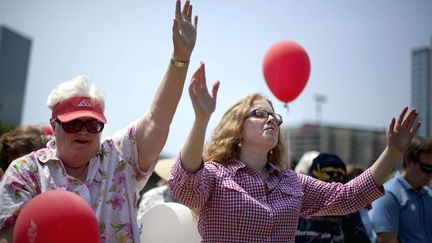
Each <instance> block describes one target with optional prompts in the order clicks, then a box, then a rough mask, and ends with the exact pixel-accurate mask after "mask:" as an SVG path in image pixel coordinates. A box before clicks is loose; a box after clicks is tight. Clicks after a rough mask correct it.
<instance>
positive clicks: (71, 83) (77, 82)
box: [47, 75, 105, 110]
mask: <svg viewBox="0 0 432 243" xmlns="http://www.w3.org/2000/svg"><path fill="white" fill-rule="evenodd" d="M71 97H90V98H92V99H95V100H96V101H98V102H99V103H100V104H101V105H102V109H103V110H105V95H104V94H103V92H102V91H101V90H99V89H98V88H96V86H95V85H94V84H93V83H92V82H90V78H89V77H87V76H83V75H79V76H76V77H74V78H72V79H70V80H68V81H65V82H63V83H60V84H59V85H57V87H55V88H54V89H53V90H52V91H51V94H50V95H49V96H48V99H47V106H48V107H49V108H50V109H51V110H52V109H53V107H54V106H55V105H56V104H58V103H60V102H62V101H64V100H67V99H69V98H71Z"/></svg>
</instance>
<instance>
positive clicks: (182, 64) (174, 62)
mask: <svg viewBox="0 0 432 243" xmlns="http://www.w3.org/2000/svg"><path fill="white" fill-rule="evenodd" d="M170 62H171V64H172V65H174V66H176V67H178V68H187V66H188V64H189V61H186V62H184V61H177V60H175V59H174V58H173V57H171V61H170Z"/></svg>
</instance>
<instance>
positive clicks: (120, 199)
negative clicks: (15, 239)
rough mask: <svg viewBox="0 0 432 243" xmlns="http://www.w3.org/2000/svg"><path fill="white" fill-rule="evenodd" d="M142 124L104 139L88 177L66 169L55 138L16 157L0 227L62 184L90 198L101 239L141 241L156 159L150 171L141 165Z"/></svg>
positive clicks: (3, 192)
mask: <svg viewBox="0 0 432 243" xmlns="http://www.w3.org/2000/svg"><path fill="white" fill-rule="evenodd" d="M136 126H137V125H136V123H133V124H131V125H130V126H129V127H127V128H126V129H123V130H121V131H119V132H117V133H116V134H114V135H113V136H112V138H108V139H106V140H105V141H103V142H102V143H101V146H100V150H99V152H98V153H97V155H96V156H94V157H93V158H92V159H91V160H90V163H89V168H88V172H87V179H86V180H85V182H82V181H80V180H78V179H75V178H73V177H70V176H68V175H67V174H66V170H65V168H64V166H63V163H62V161H61V160H60V159H59V158H58V157H57V156H56V144H55V140H51V141H50V142H49V143H48V144H47V148H44V149H40V150H38V151H36V152H32V153H30V154H28V155H26V156H24V157H21V158H19V159H17V160H15V161H13V162H12V164H11V165H10V167H9V168H8V170H7V171H6V173H5V175H4V177H3V178H2V181H1V182H0V229H2V228H8V227H9V226H11V225H13V224H15V221H16V219H17V217H18V215H19V212H20V210H21V209H22V208H23V207H24V206H25V204H26V202H28V201H29V200H31V199H32V198H33V197H35V196H37V195H38V194H40V193H43V192H46V191H49V190H55V189H60V190H68V191H71V192H74V193H76V194H78V195H79V196H81V197H82V198H83V199H84V200H86V201H87V202H88V203H89V205H90V206H91V208H92V209H93V211H94V213H95V214H96V217H97V219H98V222H99V230H100V242H139V237H140V236H139V230H138V227H137V218H136V215H137V206H136V205H137V198H138V196H139V191H140V190H142V189H143V187H144V185H145V183H146V182H147V180H148V178H149V176H150V175H151V173H152V172H153V170H154V166H155V163H156V161H155V162H153V164H152V166H151V167H150V169H149V170H148V172H146V173H145V172H143V171H141V169H140V168H139V166H138V151H137V145H136V142H135V131H136ZM77 233H79V232H77Z"/></svg>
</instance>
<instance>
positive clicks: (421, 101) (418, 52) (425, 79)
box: [411, 47, 432, 136]
mask: <svg viewBox="0 0 432 243" xmlns="http://www.w3.org/2000/svg"><path fill="white" fill-rule="evenodd" d="M431 55H432V52H431V47H421V48H416V49H414V50H413V51H412V54H411V106H412V107H415V108H416V109H417V111H418V113H419V116H418V119H417V120H418V121H421V122H422V126H421V127H420V129H419V131H418V132H417V134H418V135H419V136H432V120H431V114H432V57H431Z"/></svg>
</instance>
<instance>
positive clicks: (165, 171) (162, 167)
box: [155, 158, 175, 181]
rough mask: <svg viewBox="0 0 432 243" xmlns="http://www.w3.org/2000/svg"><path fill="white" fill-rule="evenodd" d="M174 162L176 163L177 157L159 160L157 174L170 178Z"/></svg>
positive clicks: (166, 178)
mask: <svg viewBox="0 0 432 243" xmlns="http://www.w3.org/2000/svg"><path fill="white" fill-rule="evenodd" d="M174 163H175V158H167V159H160V160H159V161H158V162H157V164H156V167H155V172H156V174H157V175H158V176H159V177H160V178H162V179H164V180H166V181H168V178H169V175H170V172H171V168H172V167H173V165H174Z"/></svg>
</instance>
